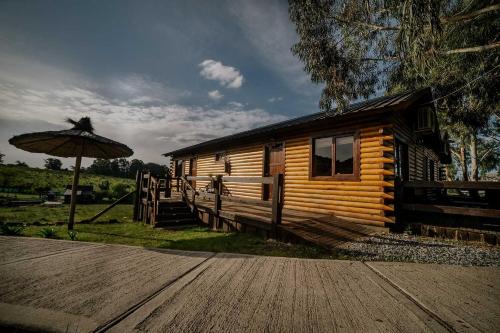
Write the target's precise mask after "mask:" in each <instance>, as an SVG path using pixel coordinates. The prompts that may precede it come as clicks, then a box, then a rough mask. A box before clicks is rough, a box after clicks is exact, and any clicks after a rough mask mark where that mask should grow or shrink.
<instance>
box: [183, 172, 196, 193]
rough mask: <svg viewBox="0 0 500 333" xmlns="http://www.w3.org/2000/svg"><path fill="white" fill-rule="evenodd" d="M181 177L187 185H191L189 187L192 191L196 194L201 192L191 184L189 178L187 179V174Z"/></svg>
mask: <svg viewBox="0 0 500 333" xmlns="http://www.w3.org/2000/svg"><path fill="white" fill-rule="evenodd" d="M180 179H182V180H183V181H184V182H185V183H186V186H187V187H189V189H190V190H191V192H194V194H195V195H198V194H199V192H198V191H196V189H195V188H193V186H191V184H190V183H189V182H188V179H187V177H186V176H182V177H180Z"/></svg>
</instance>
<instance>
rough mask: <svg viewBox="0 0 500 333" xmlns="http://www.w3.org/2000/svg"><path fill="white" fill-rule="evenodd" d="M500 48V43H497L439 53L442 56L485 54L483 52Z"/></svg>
mask: <svg viewBox="0 0 500 333" xmlns="http://www.w3.org/2000/svg"><path fill="white" fill-rule="evenodd" d="M499 46H500V42H495V43H492V44H487V45H480V46H472V47H464V48H461V49H454V50H448V51H437V52H438V53H441V54H457V53H473V52H483V51H487V50H491V49H495V48H497V47H499Z"/></svg>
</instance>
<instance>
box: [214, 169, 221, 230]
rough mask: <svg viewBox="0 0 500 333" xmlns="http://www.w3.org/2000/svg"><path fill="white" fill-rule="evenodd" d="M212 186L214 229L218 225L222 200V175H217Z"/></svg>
mask: <svg viewBox="0 0 500 333" xmlns="http://www.w3.org/2000/svg"><path fill="white" fill-rule="evenodd" d="M213 186H214V194H215V198H214V215H215V218H214V229H217V228H218V227H219V211H220V210H221V206H222V201H221V199H220V196H221V194H222V176H221V175H218V176H217V178H216V179H215V180H214V181H213Z"/></svg>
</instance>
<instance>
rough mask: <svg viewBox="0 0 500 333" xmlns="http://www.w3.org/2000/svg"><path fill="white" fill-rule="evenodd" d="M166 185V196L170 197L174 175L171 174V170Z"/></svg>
mask: <svg viewBox="0 0 500 333" xmlns="http://www.w3.org/2000/svg"><path fill="white" fill-rule="evenodd" d="M165 186H166V188H165V198H170V197H171V196H172V176H171V175H170V172H167V179H166V180H165Z"/></svg>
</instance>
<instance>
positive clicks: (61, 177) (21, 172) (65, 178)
mask: <svg viewBox="0 0 500 333" xmlns="http://www.w3.org/2000/svg"><path fill="white" fill-rule="evenodd" d="M105 181H107V182H109V188H110V189H111V188H113V186H114V185H115V184H125V185H129V186H131V187H133V186H135V181H134V180H133V179H129V178H117V177H111V176H101V175H93V174H87V173H82V174H80V185H92V186H93V187H94V190H95V191H99V184H102V183H103V182H105ZM72 182H73V171H68V170H56V171H54V170H46V169H36V168H29V167H21V166H12V165H0V192H2V191H3V190H4V189H5V188H16V189H19V190H21V191H22V192H23V193H36V192H37V188H47V187H49V188H50V189H52V190H54V191H58V192H63V191H64V189H65V187H66V185H70V184H71V183H72Z"/></svg>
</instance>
